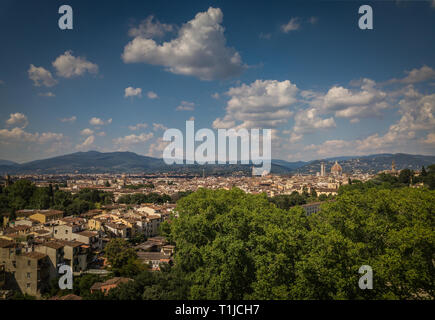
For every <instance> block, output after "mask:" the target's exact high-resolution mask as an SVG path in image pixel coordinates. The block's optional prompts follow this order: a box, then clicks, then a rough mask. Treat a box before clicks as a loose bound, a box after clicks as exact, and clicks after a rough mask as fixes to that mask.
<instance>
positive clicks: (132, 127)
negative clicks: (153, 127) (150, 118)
mask: <svg viewBox="0 0 435 320" xmlns="http://www.w3.org/2000/svg"><path fill="white" fill-rule="evenodd" d="M147 127H148V124H146V123H138V124H136V125H134V126H128V128H129V129H130V130H132V131H135V130H139V129H145V128H147Z"/></svg>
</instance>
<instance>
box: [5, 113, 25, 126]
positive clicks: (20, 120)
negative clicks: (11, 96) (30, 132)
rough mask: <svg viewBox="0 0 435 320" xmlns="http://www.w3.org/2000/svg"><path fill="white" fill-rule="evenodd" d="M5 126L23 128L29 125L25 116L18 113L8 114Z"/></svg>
mask: <svg viewBox="0 0 435 320" xmlns="http://www.w3.org/2000/svg"><path fill="white" fill-rule="evenodd" d="M6 124H7V125H8V126H15V127H20V128H25V127H27V125H28V124H29V121H28V120H27V117H26V115H25V114H23V113H20V112H16V113H11V114H10V116H9V119H7V120H6Z"/></svg>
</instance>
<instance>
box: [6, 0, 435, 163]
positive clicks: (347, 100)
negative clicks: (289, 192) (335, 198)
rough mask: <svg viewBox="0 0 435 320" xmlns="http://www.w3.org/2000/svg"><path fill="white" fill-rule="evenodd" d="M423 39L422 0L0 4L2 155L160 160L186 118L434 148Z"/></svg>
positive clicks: (304, 142) (431, 62)
mask: <svg viewBox="0 0 435 320" xmlns="http://www.w3.org/2000/svg"><path fill="white" fill-rule="evenodd" d="M62 4H70V5H71V6H72V8H73V13H74V14H73V19H74V20H73V21H74V29H73V30H60V29H59V28H58V19H59V17H60V15H59V14H58V8H59V6H60V5H62ZM362 4H370V5H371V6H372V8H373V16H374V29H373V30H360V29H359V28H358V18H359V15H358V8H359V6H360V5H362ZM433 39H435V2H433V1H418V2H406V1H380V2H359V1H347V2H346V1H334V2H330V1H230V0H224V1H216V0H215V1H204V0H201V1H116V2H115V1H77V0H75V1H70V3H68V2H65V1H44V2H42V1H38V2H36V1H2V2H1V3H0V40H1V43H2V50H0V106H1V107H0V115H1V119H2V121H1V123H0V159H7V160H13V161H18V162H23V161H29V160H35V159H40V158H45V157H49V156H54V155H60V154H65V153H71V152H75V151H86V150H99V151H115V150H129V151H134V152H137V153H140V154H145V155H150V156H155V157H161V156H162V150H163V148H164V146H165V144H164V143H163V142H162V141H161V138H162V136H163V132H164V129H165V128H179V129H181V130H182V131H184V126H185V121H186V120H189V119H194V120H195V128H196V129H199V128H215V129H216V128H243V127H244V128H248V129H249V128H271V129H273V144H272V155H273V157H274V158H280V159H284V160H289V161H296V160H310V159H319V158H324V157H330V156H341V155H358V154H372V153H380V152H406V153H420V154H435V153H434V150H435V131H434V128H435V117H434V112H435V70H434V68H435V42H434V41H433ZM127 88H130V89H127Z"/></svg>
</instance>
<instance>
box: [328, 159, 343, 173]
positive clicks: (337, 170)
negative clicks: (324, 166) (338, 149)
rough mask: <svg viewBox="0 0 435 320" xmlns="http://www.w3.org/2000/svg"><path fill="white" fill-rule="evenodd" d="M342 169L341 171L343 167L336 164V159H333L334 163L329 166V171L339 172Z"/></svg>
mask: <svg viewBox="0 0 435 320" xmlns="http://www.w3.org/2000/svg"><path fill="white" fill-rule="evenodd" d="M342 171H343V168H342V167H341V166H340V165H339V164H338V162H337V161H335V163H334V165H333V166H332V168H331V173H335V174H337V173H339V174H341V172H342Z"/></svg>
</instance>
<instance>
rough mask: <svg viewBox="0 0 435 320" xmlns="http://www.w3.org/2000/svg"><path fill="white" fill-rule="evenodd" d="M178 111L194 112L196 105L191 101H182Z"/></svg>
mask: <svg viewBox="0 0 435 320" xmlns="http://www.w3.org/2000/svg"><path fill="white" fill-rule="evenodd" d="M175 110H177V111H193V110H195V103H193V102H189V101H181V103H180V105H179V106H178V107H177V108H176V109H175Z"/></svg>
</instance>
